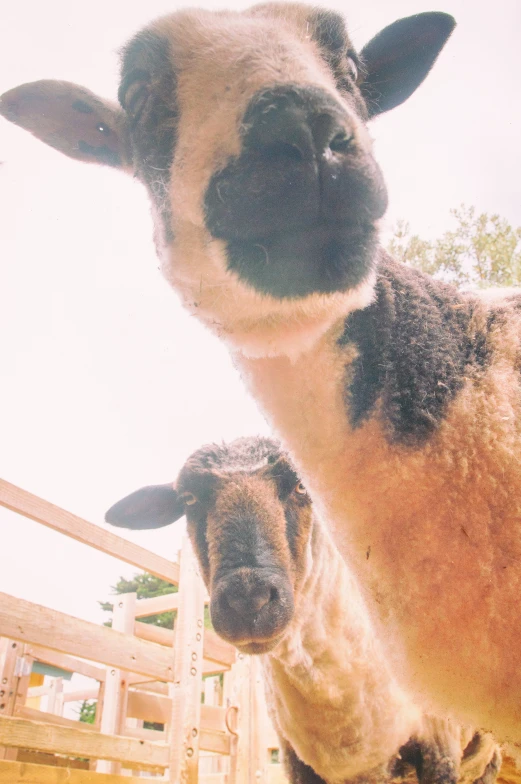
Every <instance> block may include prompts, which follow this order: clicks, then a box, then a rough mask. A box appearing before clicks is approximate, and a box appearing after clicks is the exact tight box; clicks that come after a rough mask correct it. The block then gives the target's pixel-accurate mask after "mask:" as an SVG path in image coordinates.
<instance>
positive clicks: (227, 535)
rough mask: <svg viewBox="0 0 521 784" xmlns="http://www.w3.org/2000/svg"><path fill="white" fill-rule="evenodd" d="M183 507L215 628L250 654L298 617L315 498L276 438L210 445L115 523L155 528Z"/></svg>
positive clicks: (113, 514) (121, 510) (141, 495)
mask: <svg viewBox="0 0 521 784" xmlns="http://www.w3.org/2000/svg"><path fill="white" fill-rule="evenodd" d="M168 499H170V500H169V501H168ZM168 504H170V511H169V513H166V514H165V510H166V507H167V506H168ZM137 509H139V513H138V514H137V515H136V510H137ZM158 513H159V514H158ZM183 513H185V514H186V519H187V523H188V532H189V535H190V539H191V541H192V544H193V546H194V549H195V552H196V555H197V558H198V560H199V564H200V566H201V571H202V575H203V579H204V581H205V583H206V587H207V589H208V592H209V594H210V598H211V604H210V612H211V617H212V623H213V625H214V628H215V630H216V631H217V633H218V634H220V635H221V637H223V638H224V639H226V640H228V641H229V642H231V643H233V644H234V645H235V646H236V647H237V648H238V649H239V650H241V651H243V652H245V653H266V652H267V651H269V650H271V649H272V648H273V647H274V646H275V645H276V644H277V643H278V642H279V641H280V640H281V639H282V637H283V636H284V633H285V632H286V630H287V628H288V625H289V623H290V622H291V620H292V618H293V612H294V606H295V601H296V598H297V596H298V590H299V585H300V582H301V580H302V578H303V576H304V574H305V573H306V568H307V566H308V557H309V556H308V545H309V542H310V536H311V527H312V515H311V500H310V498H309V496H308V494H307V493H306V490H305V488H304V487H303V486H302V484H301V483H300V481H299V478H298V476H297V474H296V473H295V470H294V468H293V466H292V464H291V463H290V461H289V459H288V458H287V456H286V454H285V453H284V452H282V451H281V449H280V446H279V445H278V444H277V443H276V442H274V441H271V440H270V439H258V438H255V439H254V438H250V439H239V440H237V441H234V442H233V443H232V444H230V445H227V446H214V445H212V446H208V447H203V448H202V449H200V450H198V451H197V452H196V453H195V454H194V455H192V457H191V458H190V459H189V460H188V461H187V462H186V464H185V466H184V467H183V469H182V470H181V472H180V475H179V477H178V480H177V482H176V485H175V488H174V489H173V488H172V487H171V486H170V487H168V486H158V487H156V488H155V489H154V488H143V489H142V490H138V491H137V493H133V494H132V495H131V496H128V497H127V498H126V499H123V500H122V501H119V502H118V503H117V504H116V505H115V506H114V507H112V509H111V510H110V511H109V512H108V513H107V520H108V522H111V523H114V524H116V525H126V526H130V527H134V528H136V527H148V526H152V525H153V524H154V522H153V521H155V524H157V525H164V524H167V523H168V522H171V521H172V520H173V519H177V518H178V517H179V516H181V515H182V514H183Z"/></svg>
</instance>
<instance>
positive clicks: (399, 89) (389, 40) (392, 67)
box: [360, 12, 456, 117]
mask: <svg viewBox="0 0 521 784" xmlns="http://www.w3.org/2000/svg"><path fill="white" fill-rule="evenodd" d="M455 25H456V22H455V20H454V18H453V17H452V16H450V15H449V14H444V13H438V12H427V13H424V14H416V15H415V16H408V17H406V18H405V19H399V20H398V21H397V22H394V24H391V25H389V26H388V27H385V28H384V29H383V30H382V31H381V32H380V33H378V35H376V36H375V37H374V38H373V39H372V40H371V41H369V43H368V44H366V46H364V48H363V49H362V51H361V53H360V55H361V59H362V65H363V67H364V69H365V78H364V79H363V81H362V83H361V84H360V90H361V92H362V95H363V96H364V98H365V100H366V103H367V107H368V110H369V116H370V117H375V116H376V115H378V114H382V112H387V111H388V110H389V109H393V108H394V107H395V106H398V105H399V104H401V103H403V102H404V101H405V100H406V99H407V98H408V97H409V96H410V95H412V93H413V92H414V91H415V90H416V88H417V87H419V85H420V84H421V83H422V82H423V80H424V79H425V77H426V76H427V74H428V73H429V71H430V70H431V68H432V66H433V65H434V63H435V61H436V58H437V57H438V55H439V53H440V52H441V50H442V49H443V47H444V46H445V44H446V42H447V40H448V38H449V36H450V34H451V33H452V31H453V30H454V27H455Z"/></svg>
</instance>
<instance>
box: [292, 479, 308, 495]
mask: <svg viewBox="0 0 521 784" xmlns="http://www.w3.org/2000/svg"><path fill="white" fill-rule="evenodd" d="M295 492H296V493H298V495H307V493H308V491H307V490H306V488H305V487H304V485H303V484H302V482H299V483H298V485H295Z"/></svg>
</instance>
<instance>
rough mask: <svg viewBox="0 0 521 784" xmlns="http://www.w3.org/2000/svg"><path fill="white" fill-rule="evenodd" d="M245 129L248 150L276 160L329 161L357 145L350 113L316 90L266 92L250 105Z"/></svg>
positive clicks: (319, 90)
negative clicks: (334, 155)
mask: <svg viewBox="0 0 521 784" xmlns="http://www.w3.org/2000/svg"><path fill="white" fill-rule="evenodd" d="M244 126H245V128H246V129H247V131H246V144H247V146H248V147H250V148H251V149H255V150H257V152H259V153H261V154H263V155H265V156H266V157H269V158H273V159H276V158H281V157H282V158H285V159H286V160H287V159H294V160H295V161H304V160H312V159H314V158H324V157H325V158H326V159H327V158H328V157H329V156H331V155H332V154H333V153H337V154H342V153H346V152H347V151H348V149H349V148H350V146H351V145H352V142H353V129H352V125H351V122H350V119H349V117H348V116H347V114H346V112H345V111H344V110H343V108H342V107H341V106H340V104H338V103H337V101H336V100H335V99H334V98H333V97H332V96H330V95H329V94H328V93H326V92H325V91H324V90H321V89H319V88H315V87H313V88H302V87H277V88H275V89H273V90H267V91H263V92H262V93H261V94H260V96H258V97H256V98H255V99H254V100H253V102H252V104H251V105H250V108H249V110H248V112H247V114H246V116H245V118H244Z"/></svg>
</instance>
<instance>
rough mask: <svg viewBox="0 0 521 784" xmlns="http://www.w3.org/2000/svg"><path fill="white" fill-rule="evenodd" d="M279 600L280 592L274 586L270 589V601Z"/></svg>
mask: <svg viewBox="0 0 521 784" xmlns="http://www.w3.org/2000/svg"><path fill="white" fill-rule="evenodd" d="M278 600H279V592H278V590H277V589H276V588H272V589H271V590H270V598H269V601H270V602H277V601H278Z"/></svg>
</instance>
